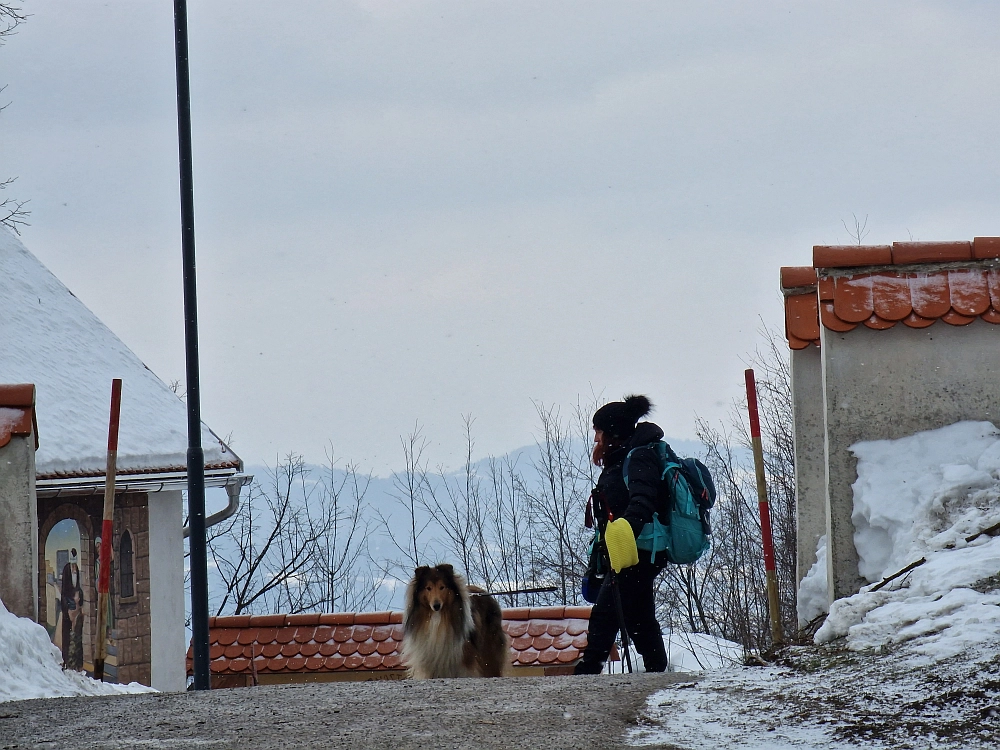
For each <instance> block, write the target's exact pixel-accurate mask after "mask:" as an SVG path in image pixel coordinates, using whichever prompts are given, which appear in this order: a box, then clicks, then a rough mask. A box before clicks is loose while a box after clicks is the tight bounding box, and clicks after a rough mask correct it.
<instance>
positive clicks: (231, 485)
mask: <svg viewBox="0 0 1000 750" xmlns="http://www.w3.org/2000/svg"><path fill="white" fill-rule="evenodd" d="M252 479H253V476H252V475H251V474H236V475H235V476H233V477H231V478H230V479H229V481H228V482H226V494H227V495H228V496H229V505H227V506H226V507H225V508H223V509H222V510H220V511H219V512H218V513H213V514H212V515H210V516H209V517H208V518H206V519H205V528H206V529H207V528H208V527H210V526H215V524H217V523H219V522H220V521H225V520H226V519H227V518H230V517H231V516H233V515H234V514H235V513H236V511H238V510H239V509H240V490H242V489H243V486H244V485H246V484H250V481H251V480H252ZM183 533H184V538H185V539H187V538H188V536H190V534H191V527H190V526H185V527H184V529H183Z"/></svg>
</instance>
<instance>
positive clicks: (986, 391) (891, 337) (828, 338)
mask: <svg viewBox="0 0 1000 750" xmlns="http://www.w3.org/2000/svg"><path fill="white" fill-rule="evenodd" d="M821 344H822V349H821V354H822V370H823V389H824V398H825V410H826V454H827V456H826V465H827V504H828V513H829V516H828V519H827V533H828V544H829V548H828V549H829V566H830V567H829V570H828V573H829V579H828V580H829V583H830V594H831V597H832V598H840V597H843V596H848V595H850V594H853V593H855V592H857V590H858V589H859V587H860V586H861V585H862V583H863V579H862V578H861V576H860V575H859V573H858V555H857V551H856V550H855V548H854V539H853V535H854V526H853V523H852V522H851V513H852V511H853V505H854V497H853V492H852V489H851V485H852V484H853V483H854V482H855V481H856V479H857V473H856V459H855V458H854V457H853V456H852V455H851V453H850V450H849V446H850V445H852V444H853V443H856V442H858V441H860V440H881V439H894V438H899V437H904V436H906V435H911V434H913V433H915V432H918V431H920V430H928V429H934V428H937V427H944V426H945V425H949V424H953V423H955V422H958V421H961V420H989V421H991V422H993V423H994V424H998V422H1000V326H998V325H993V324H990V323H986V322H985V321H982V320H975V321H973V322H972V323H971V324H970V325H968V326H951V325H948V324H947V323H944V322H943V321H938V322H936V323H935V324H934V325H932V326H930V327H929V328H924V329H914V328H909V327H907V326H905V325H902V324H899V325H896V326H895V327H894V328H892V329H890V330H887V331H873V330H871V329H869V328H866V327H864V326H858V327H857V328H855V329H854V330H853V331H850V332H848V333H836V332H834V331H830V330H828V329H826V328H822V330H821Z"/></svg>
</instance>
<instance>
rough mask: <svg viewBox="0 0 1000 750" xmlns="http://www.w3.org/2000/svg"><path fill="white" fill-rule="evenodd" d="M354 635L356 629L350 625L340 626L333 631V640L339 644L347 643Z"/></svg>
mask: <svg viewBox="0 0 1000 750" xmlns="http://www.w3.org/2000/svg"><path fill="white" fill-rule="evenodd" d="M353 635H354V628H352V627H350V626H348V625H339V626H338V627H336V628H334V630H333V640H335V641H336V642H337V643H346V642H347V641H349V640H351V636H353Z"/></svg>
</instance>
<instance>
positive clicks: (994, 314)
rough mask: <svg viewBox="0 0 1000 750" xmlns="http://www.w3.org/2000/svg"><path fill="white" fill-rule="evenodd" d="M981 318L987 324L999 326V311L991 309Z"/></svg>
mask: <svg viewBox="0 0 1000 750" xmlns="http://www.w3.org/2000/svg"><path fill="white" fill-rule="evenodd" d="M981 317H982V319H983V320H985V321H986V322H987V323H998V324H1000V311H997V310H994V309H993V308H992V307H991V308H990V309H989V310H987V311H986V312H984V313H983V314H982V316H981Z"/></svg>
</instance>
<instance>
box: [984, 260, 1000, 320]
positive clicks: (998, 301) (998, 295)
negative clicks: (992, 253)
mask: <svg viewBox="0 0 1000 750" xmlns="http://www.w3.org/2000/svg"><path fill="white" fill-rule="evenodd" d="M986 285H987V286H988V287H989V289H990V303H991V304H992V305H993V309H994V310H1000V270H997V269H996V268H991V269H990V270H989V271H988V272H987V274H986Z"/></svg>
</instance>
